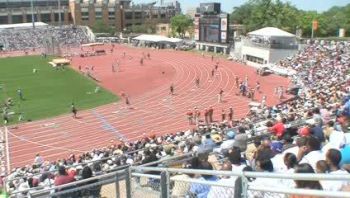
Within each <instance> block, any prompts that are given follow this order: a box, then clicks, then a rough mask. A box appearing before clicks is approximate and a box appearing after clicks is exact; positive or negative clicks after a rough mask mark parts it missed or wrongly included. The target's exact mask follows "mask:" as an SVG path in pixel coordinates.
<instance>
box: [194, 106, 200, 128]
mask: <svg viewBox="0 0 350 198" xmlns="http://www.w3.org/2000/svg"><path fill="white" fill-rule="evenodd" d="M194 109H195V110H194V117H195V124H196V125H198V124H199V119H200V116H201V112H200V111H199V110H198V108H197V107H195V108H194Z"/></svg>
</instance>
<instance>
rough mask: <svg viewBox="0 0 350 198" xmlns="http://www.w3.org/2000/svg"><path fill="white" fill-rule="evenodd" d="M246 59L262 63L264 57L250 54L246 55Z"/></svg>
mask: <svg viewBox="0 0 350 198" xmlns="http://www.w3.org/2000/svg"><path fill="white" fill-rule="evenodd" d="M246 57H247V61H250V62H254V63H258V64H264V59H262V58H259V57H256V56H251V55H246Z"/></svg>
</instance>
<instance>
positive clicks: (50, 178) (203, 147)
mask: <svg viewBox="0 0 350 198" xmlns="http://www.w3.org/2000/svg"><path fill="white" fill-rule="evenodd" d="M62 35H63V36H62V37H60V38H64V35H65V34H62ZM62 42H63V41H62ZM26 45H27V44H25V45H24V46H26ZM28 45H30V43H28ZM35 45H36V44H35ZM12 46H13V48H14V49H15V48H18V46H19V44H18V45H17V44H14V45H12ZM280 66H282V67H285V68H292V69H294V70H296V71H297V73H296V74H295V75H293V76H292V78H293V81H294V83H295V84H296V85H298V86H299V87H301V88H300V89H299V91H298V94H297V97H296V98H295V99H294V100H290V101H287V102H284V103H281V104H280V105H277V106H274V107H265V106H262V107H260V108H258V109H257V110H256V111H255V112H251V114H250V115H248V116H247V117H246V118H245V119H242V120H239V121H234V122H228V121H224V122H221V123H210V124H209V125H205V124H199V125H198V126H197V128H196V129H195V130H193V131H191V130H188V131H183V132H178V133H176V134H168V135H164V136H159V137H157V136H154V135H150V136H146V135H145V137H144V138H143V139H141V140H138V141H136V142H123V143H120V144H116V145H115V144H112V145H110V146H107V147H106V148H103V149H96V150H93V151H91V152H87V153H84V154H82V155H79V156H76V155H74V154H72V155H71V156H69V157H68V158H67V159H62V160H57V161H54V162H46V161H45V158H44V157H45V156H43V158H42V157H41V156H40V155H38V156H37V157H36V159H35V162H36V163H34V164H32V165H28V166H26V167H22V168H16V169H14V170H12V172H11V173H10V174H9V175H8V176H7V178H6V185H7V189H9V190H11V191H12V192H16V191H23V190H25V191H24V193H22V194H23V196H26V194H27V191H30V189H31V188H33V187H36V186H43V187H45V188H50V187H51V185H52V184H54V185H56V186H59V185H61V184H65V183H69V182H72V181H74V180H79V179H81V178H84V174H85V173H84V170H85V169H86V170H85V171H88V172H89V173H90V172H92V173H90V175H89V176H90V177H91V176H93V175H94V176H98V175H101V174H105V173H106V172H110V171H111V169H114V168H117V167H120V166H124V165H132V166H135V165H139V164H146V163H150V162H154V161H158V160H162V161H167V159H171V157H173V156H182V155H184V154H188V153H191V155H192V153H194V154H193V155H192V157H191V158H190V160H184V161H181V163H180V167H182V168H187V169H188V168H190V169H201V170H232V171H233V172H234V173H236V174H237V175H235V176H234V175H224V176H218V175H216V174H214V172H212V173H213V174H206V173H198V174H191V172H186V171H184V172H186V173H187V174H184V173H181V174H177V173H178V171H172V172H170V174H171V176H172V177H177V180H176V179H173V181H182V180H181V179H183V181H185V180H187V179H192V180H191V181H193V180H196V181H200V182H199V184H198V183H195V182H192V183H191V182H188V183H187V185H182V187H181V188H175V187H174V186H176V182H175V184H174V186H173V188H172V192H171V193H170V194H172V193H174V194H173V197H185V196H188V197H218V196H220V197H225V196H224V195H227V197H233V196H234V197H241V194H240V193H241V192H238V193H239V194H237V193H236V190H239V189H238V187H237V186H240V185H237V186H234V189H233V190H234V192H233V191H232V189H231V191H227V190H228V189H224V190H223V189H221V190H220V188H214V187H211V186H208V185H206V183H205V182H212V181H217V182H218V183H225V182H231V184H232V183H233V184H234V183H235V182H236V181H237V180H239V179H241V180H242V178H241V177H238V176H239V175H242V171H248V170H250V171H254V172H255V174H256V175H255V176H254V177H256V179H253V178H250V182H248V183H249V186H251V187H253V188H256V189H260V191H259V190H257V191H256V192H253V191H251V192H249V193H248V194H246V196H247V197H286V195H285V194H280V193H269V194H268V193H263V194H261V191H262V189H263V188H267V189H279V188H281V187H282V186H284V187H286V188H290V189H293V188H297V189H298V188H299V189H306V188H307V189H316V190H317V189H323V190H326V191H342V190H346V189H348V188H349V183H348V181H346V180H344V179H343V180H339V181H325V180H320V181H318V180H317V181H308V182H306V181H300V179H299V180H298V179H297V178H298V177H295V178H294V180H295V182H293V181H292V180H286V179H283V178H279V179H271V178H268V177H265V178H264V177H259V176H257V175H258V173H259V172H264V173H281V174H290V173H328V174H330V175H342V176H343V175H345V176H346V175H348V174H349V173H348V172H349V171H350V167H349V165H350V157H349V156H350V155H349V153H348V152H349V151H350V135H349V134H350V133H349V132H350V131H349V117H350V100H349V87H350V86H349V83H348V80H349V75H348V72H349V67H350V43H349V42H333V41H332V42H325V41H315V42H314V43H312V44H309V45H308V46H306V47H305V48H304V49H303V50H302V51H300V52H299V53H298V54H296V55H295V56H294V57H292V58H289V59H286V60H283V61H281V62H280ZM203 123H204V122H203ZM295 123H297V124H295ZM249 139H250V140H249ZM160 164H162V163H160ZM152 166H157V164H152ZM158 166H159V165H158ZM162 166H169V165H164V164H162ZM65 167H68V168H65ZM136 169H137V168H136ZM57 170H58V172H59V173H60V175H61V176H64V179H60V177H61V176H56V177H55V175H54V174H53V173H55V172H57ZM139 170H141V171H142V169H139ZM144 171H145V172H147V173H148V174H155V175H159V174H160V173H159V172H161V171H162V170H161V169H159V171H158V172H157V171H153V170H152V171H151V170H148V171H147V170H144ZM192 173H194V172H192ZM252 177H253V176H252ZM157 178H158V177H157ZM179 178H181V179H179ZM245 179H247V178H245ZM304 179H305V178H304ZM60 180H63V181H64V182H58V181H60ZM148 181H149V182H150V181H153V182H155V181H158V180H152V178H149V180H148ZM201 182H202V183H201ZM137 183H138V182H137V180H136V184H137ZM136 184H135V185H136ZM153 184H154V183H153ZM158 184H159V181H158ZM238 184H240V183H238ZM226 187H227V186H226ZM232 187H233V186H231V188H232ZM236 188H237V189H236ZM176 189H177V190H176ZM153 190H155V191H159V188H158V189H157V188H154V189H153ZM215 190H219V191H220V192H221V193H216V192H215ZM294 192H295V194H296V195H295V196H293V197H298V195H300V194H302V192H301V191H298V190H295V191H294ZM256 193H258V194H256ZM316 194H317V193H316ZM347 196H348V195H347ZM344 197H345V196H344Z"/></svg>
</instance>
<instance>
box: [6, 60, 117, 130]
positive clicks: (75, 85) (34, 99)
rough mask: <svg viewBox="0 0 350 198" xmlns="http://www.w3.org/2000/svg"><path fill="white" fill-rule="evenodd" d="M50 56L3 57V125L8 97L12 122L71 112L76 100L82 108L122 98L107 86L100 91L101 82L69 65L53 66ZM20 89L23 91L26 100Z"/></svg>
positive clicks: (78, 107) (77, 106)
mask: <svg viewBox="0 0 350 198" xmlns="http://www.w3.org/2000/svg"><path fill="white" fill-rule="evenodd" d="M50 59H51V58H50V57H49V58H46V59H45V58H42V57H40V56H25V57H14V58H2V59H0V106H1V118H0V120H1V122H0V125H3V112H4V108H5V103H6V101H7V100H8V98H11V99H12V101H13V104H12V105H11V106H10V108H9V109H8V110H7V112H8V114H9V118H10V122H9V124H13V123H17V122H19V117H22V118H23V121H31V120H38V119H43V118H49V117H53V116H57V115H60V114H66V113H70V112H71V104H72V102H74V104H75V106H76V108H77V109H78V111H79V110H82V109H89V108H93V107H97V106H100V105H103V104H108V103H112V102H115V101H117V100H118V97H117V96H116V95H114V94H112V93H111V92H109V91H107V90H105V89H103V88H97V89H99V91H98V92H97V93H96V92H95V91H96V87H97V86H98V85H97V84H96V82H95V81H93V80H92V79H90V78H87V77H85V76H83V75H81V74H79V73H78V72H76V71H74V70H73V69H71V68H70V67H68V66H65V68H64V69H55V68H53V67H52V66H51V65H49V64H48V62H49V61H50ZM34 69H35V70H36V72H34V71H33V70H34ZM18 89H20V90H21V91H22V94H23V100H21V99H20V97H19V94H18V92H17V90H18ZM20 115H21V116H20ZM78 116H79V113H78Z"/></svg>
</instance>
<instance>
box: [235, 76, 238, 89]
mask: <svg viewBox="0 0 350 198" xmlns="http://www.w3.org/2000/svg"><path fill="white" fill-rule="evenodd" d="M235 84H236V88H239V77H238V76H235Z"/></svg>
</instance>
